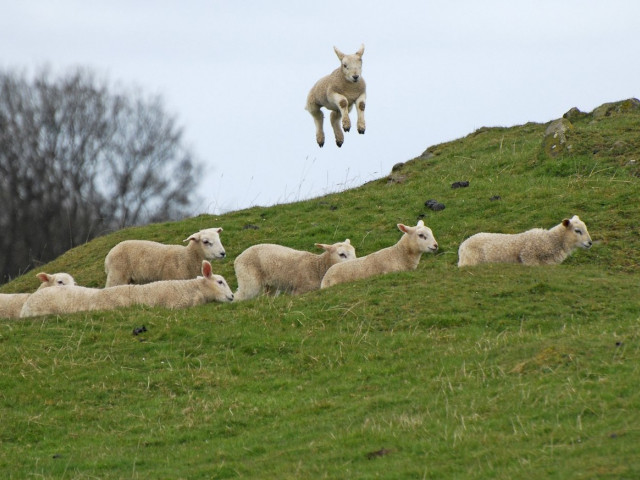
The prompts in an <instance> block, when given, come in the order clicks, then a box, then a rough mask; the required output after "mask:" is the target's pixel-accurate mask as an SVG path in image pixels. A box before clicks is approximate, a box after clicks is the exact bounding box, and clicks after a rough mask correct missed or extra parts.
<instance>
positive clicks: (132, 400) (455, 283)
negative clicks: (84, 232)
mask: <svg viewBox="0 0 640 480" xmlns="http://www.w3.org/2000/svg"><path fill="white" fill-rule="evenodd" d="M567 117H568V120H569V121H570V125H569V127H568V131H567V133H566V135H567V140H566V143H564V144H563V146H562V149H559V150H562V151H560V153H559V154H558V155H557V156H555V157H552V156H549V155H548V153H546V152H545V146H547V147H548V144H546V145H545V142H544V134H545V130H546V128H547V126H548V124H546V125H544V124H533V123H529V124H526V125H521V126H516V127H511V128H481V129H479V130H477V131H476V132H474V133H472V134H470V135H468V136H467V137H465V138H462V139H460V140H456V141H453V142H449V143H445V144H441V145H437V146H433V147H430V148H428V149H427V150H426V151H425V153H424V154H423V155H421V156H420V157H418V158H415V159H413V160H410V161H408V162H406V163H404V164H401V165H400V164H399V165H397V166H396V167H395V168H394V171H393V172H391V174H390V175H389V176H388V177H385V178H381V179H379V180H376V181H373V182H370V183H368V184H366V185H364V186H362V187H359V188H356V189H352V190H349V191H345V192H342V193H338V194H333V195H327V196H325V197H322V198H316V199H312V200H308V201H304V202H299V203H295V204H287V205H278V206H274V207H269V208H262V207H254V208H250V209H247V210H242V211H237V212H231V213H228V214H225V215H220V216H209V215H201V216H198V217H195V218H191V219H188V220H185V221H182V222H176V223H165V224H156V225H149V226H145V227H139V228H132V229H127V230H122V231H119V232H116V233H114V234H112V235H108V236H105V237H101V238H98V239H95V240H93V241H91V242H89V243H87V244H86V245H82V246H79V247H77V248H75V249H73V250H71V251H69V252H67V253H66V254H64V255H62V256H61V257H59V258H58V259H56V260H55V261H53V262H51V263H50V264H48V265H45V266H43V267H42V268H41V269H38V270H44V271H47V272H55V271H67V272H69V273H71V274H72V275H74V277H75V278H76V280H77V281H78V283H80V284H82V285H87V286H102V285H103V284H104V280H105V275H104V272H103V260H104V256H105V255H106V253H107V252H108V251H109V249H110V248H111V247H112V246H113V245H115V244H116V243H118V242H119V241H121V240H124V239H128V238H142V239H151V240H156V241H161V242H166V243H180V242H182V240H184V239H185V238H187V236H188V235H189V234H191V233H192V232H194V231H197V230H199V229H201V228H207V227H213V226H222V227H223V228H224V232H223V233H222V241H223V244H224V245H225V247H226V249H227V253H228V259H226V260H224V261H222V262H217V263H214V271H216V273H220V274H222V275H224V276H225V277H226V278H227V280H228V281H229V283H230V284H231V285H232V286H235V284H236V283H235V275H234V272H233V259H234V258H235V257H236V256H237V255H238V254H239V253H240V252H242V251H243V250H244V249H245V248H247V247H248V246H250V245H253V244H255V243H262V242H276V243H281V244H285V245H288V246H291V247H294V248H298V249H305V250H313V244H314V242H324V243H331V242H335V241H342V240H344V239H345V238H350V239H351V241H352V243H353V244H354V246H355V247H356V251H357V253H358V255H365V254H367V253H370V252H372V251H374V250H377V249H379V248H383V247H386V246H389V245H391V244H393V243H395V242H396V241H397V240H398V238H399V237H400V235H401V234H400V232H399V231H398V230H397V228H396V224H397V223H400V222H402V223H406V224H415V223H416V221H417V220H418V219H420V218H422V219H424V221H425V223H426V224H427V225H428V226H429V227H431V228H432V230H433V232H434V235H435V237H436V239H437V240H438V243H439V245H440V251H439V252H438V253H437V254H436V255H424V256H423V258H422V261H421V263H420V265H419V267H418V269H417V270H416V271H413V272H406V273H397V274H390V275H386V276H383V277H377V278H374V279H369V280H366V281H361V282H355V283H351V284H345V285H340V286H337V287H334V288H331V289H327V290H322V291H318V292H312V293H310V294H306V295H302V296H299V297H292V296H287V295H281V296H278V297H275V298H274V297H260V298H258V299H255V300H252V301H248V302H240V303H234V304H225V305H221V304H210V305H205V306H201V307H197V308H192V309H187V310H180V311H167V310H163V309H159V308H158V309H149V308H130V309H122V310H117V311H112V312H92V313H84V314H74V315H69V316H63V317H57V316H49V317H41V318H34V319H27V320H19V321H16V320H0V365H2V370H1V371H0V412H1V421H0V471H1V472H3V473H4V476H5V478H16V479H17V478H47V479H48V478H189V479H194V478H220V479H222V478H261V479H269V478H273V479H276V478H277V479H287V478H291V479H293V478H353V479H356V478H390V479H391V478H393V479H396V478H415V479H423V478H432V479H441V478H477V479H486V478H504V479H512V478H638V477H639V476H640V455H639V448H638V445H639V444H640V390H639V389H638V382H639V381H640V371H639V369H640V342H639V340H640V248H638V246H639V244H638V237H639V234H640V222H639V221H638V220H639V217H640V214H639V210H638V208H639V207H638V205H639V199H640V163H638V162H639V161H640V135H639V134H638V132H639V131H640V107H639V106H638V102H637V101H633V100H627V101H623V102H616V103H612V104H606V105H603V106H602V107H599V108H598V109H596V110H594V111H593V112H591V113H588V114H587V113H582V112H578V111H571V112H568V114H567ZM559 150H558V151H559ZM547 152H549V149H548V148H547ZM553 153H555V152H553ZM399 160H400V159H399ZM462 180H466V181H469V186H468V187H467V188H458V189H453V188H451V184H452V183H453V182H456V181H462ZM430 199H435V200H437V201H439V202H441V203H443V204H444V205H445V206H446V208H445V209H444V210H441V211H432V210H430V209H429V208H427V207H426V206H425V202H426V201H427V200H430ZM574 214H578V215H580V217H581V218H582V219H583V220H584V221H585V222H586V224H587V226H588V228H589V231H590V233H591V237H592V238H593V240H594V246H593V248H592V249H591V250H589V251H585V250H580V251H577V252H575V253H574V255H572V256H571V257H570V258H569V259H567V260H566V261H565V262H564V263H563V264H562V265H559V266H553V267H522V266H517V265H486V266H480V267H476V268H468V269H462V270H461V269H458V268H457V266H456V262H457V248H458V245H459V244H460V242H462V241H463V240H464V239H465V238H466V237H468V236H469V235H471V234H473V233H476V232H478V231H495V232H518V231H523V230H526V229H529V228H532V227H544V228H550V227H552V226H554V225H556V224H558V223H559V222H560V221H561V220H562V219H563V218H565V217H570V216H572V215H574ZM34 273H35V272H30V273H29V274H27V275H25V276H23V277H20V278H18V279H16V280H15V281H13V282H11V283H9V284H7V285H4V286H3V287H2V288H1V289H0V290H1V291H2V292H4V293H7V292H17V291H31V290H33V289H34V288H36V287H37V280H36V279H35V278H34ZM141 325H145V326H146V328H147V332H145V333H144V334H142V335H138V336H134V335H133V334H132V331H133V329H134V328H135V327H139V326H141Z"/></svg>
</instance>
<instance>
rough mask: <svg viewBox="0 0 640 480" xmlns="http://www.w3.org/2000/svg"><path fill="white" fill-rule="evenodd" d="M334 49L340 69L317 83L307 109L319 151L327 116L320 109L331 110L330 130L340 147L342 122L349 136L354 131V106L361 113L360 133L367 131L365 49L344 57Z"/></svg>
mask: <svg viewBox="0 0 640 480" xmlns="http://www.w3.org/2000/svg"><path fill="white" fill-rule="evenodd" d="M333 49H334V50H335V52H336V55H337V56H338V58H339V59H340V62H341V65H340V67H339V68H336V69H335V70H334V71H333V72H331V73H330V74H329V75H327V76H325V77H322V78H321V79H320V80H318V81H317V82H316V84H315V85H314V86H313V88H312V89H311V91H310V92H309V95H308V96H307V106H306V109H307V111H308V112H309V113H310V114H311V116H312V117H313V120H314V122H315V124H316V141H317V142H318V145H319V146H320V147H322V146H323V145H324V131H323V129H322V123H323V121H324V114H323V112H322V110H320V109H321V107H324V108H326V109H327V110H331V117H330V118H331V126H332V127H333V132H334V134H335V138H336V145H338V147H341V146H342V144H343V143H344V134H343V133H342V130H341V129H340V120H342V128H343V129H344V131H345V132H348V131H349V130H350V129H351V120H350V119H349V112H350V111H351V108H352V107H353V105H354V104H355V105H356V111H357V112H358V133H361V134H362V133H364V130H365V123H364V108H365V101H366V99H367V93H366V90H367V86H366V84H365V81H364V78H362V75H361V73H362V54H363V53H364V45H361V46H360V49H359V50H358V51H357V52H356V53H354V54H352V55H345V54H344V53H342V52H341V51H340V50H338V49H337V48H336V47H333Z"/></svg>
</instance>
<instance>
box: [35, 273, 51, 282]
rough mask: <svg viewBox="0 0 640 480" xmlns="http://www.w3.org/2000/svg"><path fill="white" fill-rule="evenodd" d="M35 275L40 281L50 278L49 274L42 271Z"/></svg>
mask: <svg viewBox="0 0 640 480" xmlns="http://www.w3.org/2000/svg"><path fill="white" fill-rule="evenodd" d="M36 277H38V280H40V281H41V282H42V283H45V282H48V281H49V280H50V279H51V275H49V274H48V273H44V272H40V273H39V274H37V275H36Z"/></svg>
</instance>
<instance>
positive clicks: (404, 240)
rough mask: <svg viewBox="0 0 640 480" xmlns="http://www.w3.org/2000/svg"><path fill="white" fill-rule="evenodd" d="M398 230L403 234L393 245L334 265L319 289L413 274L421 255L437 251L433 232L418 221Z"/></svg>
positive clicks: (400, 226)
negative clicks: (374, 278) (393, 274)
mask: <svg viewBox="0 0 640 480" xmlns="http://www.w3.org/2000/svg"><path fill="white" fill-rule="evenodd" d="M398 229H400V231H401V232H404V235H402V237H401V238H400V240H398V242H397V243H396V244H395V245H392V246H391V247H387V248H383V249H382V250H378V251H377V252H373V253H370V254H369V255H366V256H364V257H360V258H356V259H355V260H352V261H350V262H345V263H339V264H337V265H334V266H333V267H331V268H330V269H329V270H327V273H326V274H325V276H324V278H323V279H322V283H321V288H327V287H331V286H332V285H336V284H338V283H344V282H350V281H354V280H359V279H361V278H367V277H371V276H374V275H382V274H385V273H390V272H401V271H407V270H415V269H416V268H417V267H418V263H419V262H420V257H421V256H422V254H423V253H424V252H435V251H437V250H438V242H436V239H435V238H434V236H433V232H432V231H431V229H430V228H429V227H425V226H424V222H423V221H422V220H420V221H419V222H418V224H417V225H416V226H415V227H407V226H406V225H403V224H402V223H399V224H398Z"/></svg>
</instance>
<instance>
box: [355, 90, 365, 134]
mask: <svg viewBox="0 0 640 480" xmlns="http://www.w3.org/2000/svg"><path fill="white" fill-rule="evenodd" d="M366 100H367V95H366V94H365V93H363V94H362V95H360V96H359V97H358V99H357V100H356V112H358V133H360V134H363V133H364V129H365V124H364V107H365V103H366Z"/></svg>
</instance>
